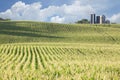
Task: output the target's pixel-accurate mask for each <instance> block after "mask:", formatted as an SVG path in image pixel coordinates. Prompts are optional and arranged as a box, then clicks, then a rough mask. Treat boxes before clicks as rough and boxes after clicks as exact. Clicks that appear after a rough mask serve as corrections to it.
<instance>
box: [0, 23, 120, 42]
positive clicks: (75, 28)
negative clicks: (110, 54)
mask: <svg viewBox="0 0 120 80" xmlns="http://www.w3.org/2000/svg"><path fill="white" fill-rule="evenodd" d="M119 34H120V25H97V26H96V25H90V24H82V25H79V24H78V25H77V24H55V23H43V22H25V21H19V22H17V21H13V22H0V43H1V44H3V43H29V42H70V43H115V44H118V43H120V35H119Z"/></svg>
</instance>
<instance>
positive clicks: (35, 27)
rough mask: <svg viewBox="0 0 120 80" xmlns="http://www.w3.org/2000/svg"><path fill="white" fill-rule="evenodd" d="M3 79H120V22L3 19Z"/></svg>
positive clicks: (0, 39) (0, 68)
mask: <svg viewBox="0 0 120 80" xmlns="http://www.w3.org/2000/svg"><path fill="white" fill-rule="evenodd" d="M0 80H120V25H118V24H114V25H113V24H112V25H90V24H55V23H44V22H29V21H11V22H0Z"/></svg>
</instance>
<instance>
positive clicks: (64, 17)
mask: <svg viewBox="0 0 120 80" xmlns="http://www.w3.org/2000/svg"><path fill="white" fill-rule="evenodd" d="M91 12H94V9H93V8H92V7H91V6H90V5H87V4H86V5H82V3H81V2H80V1H78V0H76V1H74V3H73V4H71V5H67V4H63V5H62V6H49V7H47V8H42V4H41V3H40V2H36V3H32V4H25V3H24V2H22V1H18V2H16V3H15V4H14V5H13V6H12V7H11V8H10V9H8V10H6V11H5V12H1V13H0V17H2V18H10V19H12V20H36V21H49V22H57V23H69V22H76V21H77V20H79V19H81V18H88V17H89V14H90V13H91Z"/></svg>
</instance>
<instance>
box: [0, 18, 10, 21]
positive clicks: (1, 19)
mask: <svg viewBox="0 0 120 80" xmlns="http://www.w3.org/2000/svg"><path fill="white" fill-rule="evenodd" d="M10 20H11V19H3V18H0V21H10Z"/></svg>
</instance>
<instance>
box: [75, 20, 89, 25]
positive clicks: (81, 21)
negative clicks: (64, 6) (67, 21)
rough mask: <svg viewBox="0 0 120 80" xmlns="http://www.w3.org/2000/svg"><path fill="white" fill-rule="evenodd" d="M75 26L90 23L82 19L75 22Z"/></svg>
mask: <svg viewBox="0 0 120 80" xmlns="http://www.w3.org/2000/svg"><path fill="white" fill-rule="evenodd" d="M76 23H77V24H89V23H90V22H89V21H88V19H82V20H79V21H77V22H76Z"/></svg>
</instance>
